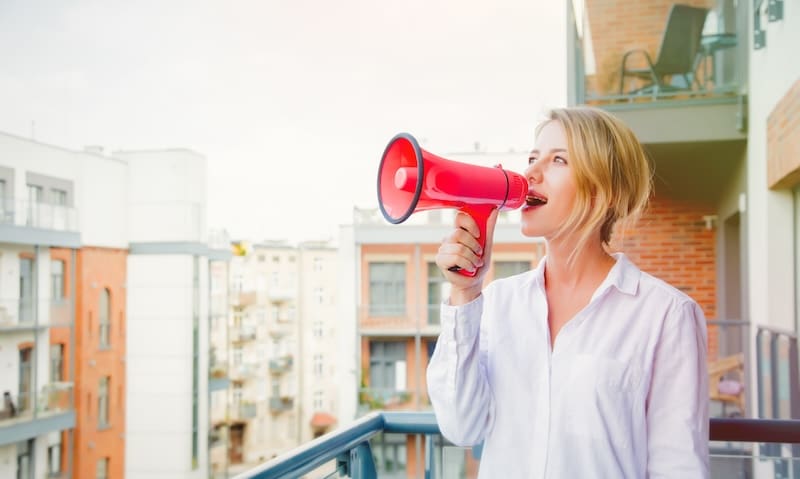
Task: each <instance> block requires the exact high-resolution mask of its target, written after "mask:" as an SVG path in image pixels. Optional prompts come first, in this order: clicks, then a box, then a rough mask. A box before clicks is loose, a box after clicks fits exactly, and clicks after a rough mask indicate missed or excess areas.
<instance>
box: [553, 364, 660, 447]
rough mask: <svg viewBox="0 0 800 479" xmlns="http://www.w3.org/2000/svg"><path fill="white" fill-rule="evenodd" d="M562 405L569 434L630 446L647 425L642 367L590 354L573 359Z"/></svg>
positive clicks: (565, 384)
mask: <svg viewBox="0 0 800 479" xmlns="http://www.w3.org/2000/svg"><path fill="white" fill-rule="evenodd" d="M571 362H572V364H571V367H569V372H568V373H567V377H566V378H564V379H565V382H564V388H563V390H562V393H563V394H562V399H563V402H562V404H563V405H564V406H565V407H564V410H563V413H564V417H563V419H564V422H565V428H566V432H567V433H568V434H569V435H575V436H580V437H589V438H592V439H593V440H601V441H608V442H610V443H611V444H614V445H616V446H621V447H627V446H629V445H630V442H631V440H632V438H633V437H634V436H636V430H637V429H639V428H641V427H643V425H644V393H643V392H642V390H641V389H642V388H641V383H642V372H641V368H640V367H639V366H638V365H636V364H633V363H630V362H623V361H620V360H618V359H614V358H608V357H603V356H595V355H590V354H578V355H576V356H574V357H573V358H572V361H571Z"/></svg>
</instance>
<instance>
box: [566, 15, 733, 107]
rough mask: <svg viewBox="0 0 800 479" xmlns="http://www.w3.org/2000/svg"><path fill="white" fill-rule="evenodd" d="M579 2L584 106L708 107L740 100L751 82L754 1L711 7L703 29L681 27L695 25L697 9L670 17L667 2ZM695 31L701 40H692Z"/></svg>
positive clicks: (576, 29)
mask: <svg viewBox="0 0 800 479" xmlns="http://www.w3.org/2000/svg"><path fill="white" fill-rule="evenodd" d="M571 5H572V9H571V17H572V22H571V25H570V30H571V32H572V44H573V46H574V64H573V66H572V70H573V71H574V87H575V91H574V92H573V93H574V97H575V102H576V103H577V104H584V103H586V104H595V105H608V104H625V103H635V104H636V103H650V102H671V101H678V100H680V101H686V100H688V101H691V102H697V103H702V102H704V101H708V100H719V99H720V98H726V97H727V98H730V97H735V96H736V95H738V94H739V93H740V89H741V88H742V87H743V86H744V85H745V81H744V79H745V78H746V70H747V64H746V58H747V51H746V48H747V46H748V43H749V42H748V38H747V36H746V32H747V28H746V27H747V11H746V7H747V4H746V2H735V1H733V0H717V1H716V2H711V3H710V7H709V8H708V9H707V12H705V14H704V16H703V13H702V11H700V12H699V15H698V16H697V19H696V20H694V23H695V25H688V24H684V25H681V24H680V23H681V18H686V19H687V22H691V21H692V20H691V19H690V17H691V16H693V14H694V13H693V12H697V10H694V9H689V11H683V13H685V15H679V12H680V11H679V10H677V9H676V10H675V11H674V15H673V16H672V17H670V13H671V12H673V11H672V10H670V4H668V3H663V2H660V3H658V4H656V3H655V2H648V1H644V2H633V3H626V4H625V7H624V9H622V8H612V9H609V8H607V7H605V6H603V5H600V4H597V3H591V2H585V1H584V0H573V2H571ZM692 31H697V34H696V39H693V40H692V41H686V35H687V33H686V32H692ZM673 33H677V34H676V35H674V36H673ZM689 36H692V35H691V33H690V35H689ZM679 64H680V65H681V66H680V67H678V65H679Z"/></svg>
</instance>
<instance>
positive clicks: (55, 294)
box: [50, 259, 65, 301]
mask: <svg viewBox="0 0 800 479" xmlns="http://www.w3.org/2000/svg"><path fill="white" fill-rule="evenodd" d="M64 296H65V293H64V262H63V261H61V260H57V259H56V260H52V261H50V297H51V298H52V299H53V301H59V300H63V299H64Z"/></svg>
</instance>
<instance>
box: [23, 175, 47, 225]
mask: <svg viewBox="0 0 800 479" xmlns="http://www.w3.org/2000/svg"><path fill="white" fill-rule="evenodd" d="M41 203H42V187H41V186H37V185H28V223H27V225H28V226H43V225H42V224H41V223H42V220H41V218H40V214H39V205H40V204H41Z"/></svg>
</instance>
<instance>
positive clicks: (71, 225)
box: [0, 198, 78, 232]
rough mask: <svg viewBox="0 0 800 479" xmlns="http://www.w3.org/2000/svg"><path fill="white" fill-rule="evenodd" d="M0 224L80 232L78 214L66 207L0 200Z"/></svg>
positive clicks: (25, 201)
mask: <svg viewBox="0 0 800 479" xmlns="http://www.w3.org/2000/svg"><path fill="white" fill-rule="evenodd" d="M0 224H4V225H11V226H26V227H30V228H39V229H47V230H56V231H73V232H74V231H78V212H77V210H76V209H75V208H73V207H70V206H64V205H53V204H49V203H41V202H31V201H28V200H22V199H15V198H3V199H0Z"/></svg>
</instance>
